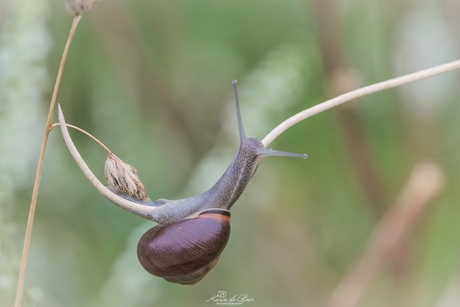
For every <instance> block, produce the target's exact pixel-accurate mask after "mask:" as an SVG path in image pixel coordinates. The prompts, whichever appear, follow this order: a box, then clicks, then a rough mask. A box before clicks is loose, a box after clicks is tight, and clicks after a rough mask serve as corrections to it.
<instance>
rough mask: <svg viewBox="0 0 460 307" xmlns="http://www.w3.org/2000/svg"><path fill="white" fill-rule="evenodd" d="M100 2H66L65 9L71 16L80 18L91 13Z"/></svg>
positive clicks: (77, 0) (94, 0) (90, 0)
mask: <svg viewBox="0 0 460 307" xmlns="http://www.w3.org/2000/svg"><path fill="white" fill-rule="evenodd" d="M98 2H99V0H66V1H65V9H66V11H67V12H69V13H70V14H72V15H74V16H78V15H82V14H83V13H86V12H89V11H91V10H92V9H93V6H94V5H95V4H96V3H98Z"/></svg>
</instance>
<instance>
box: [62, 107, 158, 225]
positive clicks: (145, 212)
mask: <svg viewBox="0 0 460 307" xmlns="http://www.w3.org/2000/svg"><path fill="white" fill-rule="evenodd" d="M58 117H59V123H60V127H61V132H62V136H63V137H64V141H65V143H66V145H67V148H68V149H69V151H70V153H71V154H72V156H73V158H74V159H75V161H76V162H77V164H78V166H79V167H80V169H81V170H82V171H83V173H84V174H85V175H86V178H88V180H89V181H90V182H91V184H92V185H93V186H94V187H95V188H96V189H97V190H98V192H99V193H100V194H101V195H102V196H104V197H105V198H106V199H108V200H109V201H111V202H112V203H114V204H115V205H117V206H119V207H121V208H123V209H125V210H127V211H129V212H132V213H134V214H136V215H138V216H141V217H143V218H146V219H149V220H152V212H153V211H154V210H155V207H150V206H147V205H142V204H139V203H136V202H132V201H129V200H127V199H125V198H123V197H121V196H119V195H117V194H116V193H114V192H113V191H111V190H110V189H109V188H107V187H106V186H105V185H104V184H102V183H101V182H100V181H99V179H97V177H96V176H95V175H94V174H93V172H91V170H90V168H89V167H88V165H87V164H86V162H85V161H84V160H83V158H82V156H81V155H80V153H79V152H78V150H77V148H76V147H75V145H74V143H73V141H72V138H71V137H70V135H69V131H68V130H67V124H66V122H65V118H64V114H63V113H62V110H61V106H60V105H58Z"/></svg>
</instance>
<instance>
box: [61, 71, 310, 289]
mask: <svg viewBox="0 0 460 307" xmlns="http://www.w3.org/2000/svg"><path fill="white" fill-rule="evenodd" d="M233 86H234V93H235V104H236V115H237V121H238V130H239V137H240V145H239V148H238V151H237V153H236V155H235V157H234V158H233V160H232V162H231V163H230V166H229V167H228V168H227V170H226V171H225V173H224V174H223V175H222V177H221V178H220V179H219V180H218V181H217V182H216V183H215V184H214V185H213V186H212V187H211V188H210V189H209V190H207V191H206V192H204V193H202V194H200V195H197V196H193V197H190V198H185V199H179V200H167V199H162V198H160V199H158V200H156V201H153V202H152V201H150V199H149V198H148V197H147V196H145V197H142V198H141V197H139V196H138V195H139V194H142V195H144V194H143V193H138V192H139V190H140V189H143V185H142V184H141V183H140V180H137V179H136V178H137V175H136V171H135V169H134V168H133V167H131V166H129V165H127V164H124V165H125V166H127V168H126V167H125V168H124V170H125V171H126V170H127V171H126V172H124V173H123V172H120V171H118V170H119V169H120V168H123V165H121V164H117V163H124V162H122V161H121V160H120V161H121V162H120V161H118V160H119V159H118V158H116V159H118V160H116V159H115V160H114V159H108V161H110V163H112V164H109V171H108V170H107V163H106V179H107V182H108V183H109V186H108V187H105V186H104V185H103V184H102V183H101V182H100V181H99V180H98V179H97V178H96V177H95V176H94V174H93V173H92V172H91V171H90V170H89V168H88V166H87V165H86V163H85V162H84V161H83V159H82V158H81V156H80V154H79V153H78V151H77V150H76V148H75V146H74V145H73V142H72V140H71V138H70V136H69V134H68V131H67V126H66V123H65V120H64V115H63V113H62V110H61V109H60V107H59V121H60V127H61V132H62V134H63V136H64V140H65V142H66V144H67V147H68V148H69V151H70V152H71V154H72V155H73V157H74V158H75V160H76V161H77V163H78V164H79V166H80V168H81V169H82V170H83V172H84V173H85V175H86V176H87V177H88V179H89V180H90V181H91V182H92V183H93V184H94V185H95V186H96V188H97V189H98V190H99V192H100V193H101V194H102V195H103V196H104V197H106V198H107V199H108V200H109V201H111V202H112V203H114V204H115V205H117V206H120V207H122V208H124V209H126V210H128V211H130V212H132V213H134V214H136V215H139V216H141V217H144V218H147V219H150V220H152V221H155V222H157V223H158V224H159V225H157V226H155V227H153V228H151V229H150V230H148V231H147V232H146V233H145V234H144V235H143V236H142V237H141V239H140V241H139V243H138V249H137V254H138V259H139V262H140V263H141V265H142V266H143V267H144V269H145V270H146V271H148V272H149V273H151V274H153V275H155V276H158V277H162V278H164V279H166V280H168V281H170V282H173V283H179V284H194V283H197V282H198V281H200V280H201V279H202V278H203V277H204V276H205V275H206V274H207V273H208V272H209V271H210V270H211V269H212V268H213V267H214V266H215V265H216V263H217V261H218V259H219V256H220V254H221V253H222V251H223V250H224V248H225V246H226V244H227V242H228V239H229V236H230V211H229V209H230V208H231V207H232V206H233V204H234V203H235V202H236V201H237V199H238V198H239V197H240V195H241V194H242V193H243V191H244V189H245V188H246V186H247V184H248V183H249V181H250V180H251V178H252V177H253V175H254V173H255V172H256V170H257V167H258V166H259V165H260V163H261V162H262V161H263V159H264V158H265V157H267V156H286V157H300V158H304V159H305V158H307V155H306V154H295V153H289V152H283V151H277V150H271V149H266V148H265V146H264V145H263V144H262V142H261V141H259V140H258V139H256V138H247V137H246V134H245V131H244V127H243V122H242V119H241V113H240V106H239V101H238V92H237V88H236V80H234V81H233ZM110 155H111V153H110V154H109V158H110ZM114 168H116V169H117V171H112V172H111V171H110V169H112V170H113V169H114ZM127 174H128V175H127ZM133 180H134V181H133ZM145 195H146V194H145Z"/></svg>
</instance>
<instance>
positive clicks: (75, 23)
mask: <svg viewBox="0 0 460 307" xmlns="http://www.w3.org/2000/svg"><path fill="white" fill-rule="evenodd" d="M80 19H81V16H75V18H74V19H73V22H72V26H71V28H70V33H69V37H68V38H67V42H66V45H65V47H64V52H63V54H62V58H61V64H60V65H59V70H58V74H57V77H56V83H55V84H54V90H53V96H52V97H51V102H50V108H49V111H48V118H47V120H46V126H45V133H44V135H43V142H42V147H41V150H40V157H39V159H38V166H37V173H36V175H35V181H34V188H33V191H32V199H31V201H30V209H29V217H28V220H27V227H26V234H25V238H24V247H23V250H22V257H21V267H20V269H19V276H18V284H17V288H16V300H15V303H14V306H15V307H20V306H21V303H22V294H23V292H24V279H25V275H26V268H27V258H28V256H29V247H30V238H31V236H32V227H33V223H34V217H35V208H36V206H37V198H38V191H39V189H40V180H41V177H42V171H43V163H44V160H45V152H46V146H47V144H48V136H49V133H50V131H51V129H52V128H51V121H52V120H53V110H54V106H55V104H56V97H57V93H58V90H59V84H60V83H61V77H62V72H63V71H64V65H65V61H66V58H67V54H68V52H69V47H70V43H71V42H72V38H73V36H74V34H75V30H76V29H77V26H78V23H79V22H80Z"/></svg>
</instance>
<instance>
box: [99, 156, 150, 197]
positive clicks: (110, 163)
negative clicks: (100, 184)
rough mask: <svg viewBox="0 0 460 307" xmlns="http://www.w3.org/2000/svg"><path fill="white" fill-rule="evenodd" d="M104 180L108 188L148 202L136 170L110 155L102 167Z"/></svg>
mask: <svg viewBox="0 0 460 307" xmlns="http://www.w3.org/2000/svg"><path fill="white" fill-rule="evenodd" d="M104 173H105V180H106V181H107V184H108V185H109V187H110V188H112V189H113V190H114V191H115V192H117V193H122V194H125V195H127V196H130V197H132V198H134V199H137V200H140V201H149V197H148V195H147V192H146V191H145V188H144V185H143V184H142V182H141V180H140V179H139V177H138V176H137V170H136V169H135V168H134V167H132V166H131V165H129V164H127V163H125V162H123V161H122V160H121V159H120V158H118V157H117V156H115V155H114V154H112V153H109V154H108V155H107V160H106V161H105V166H104Z"/></svg>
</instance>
